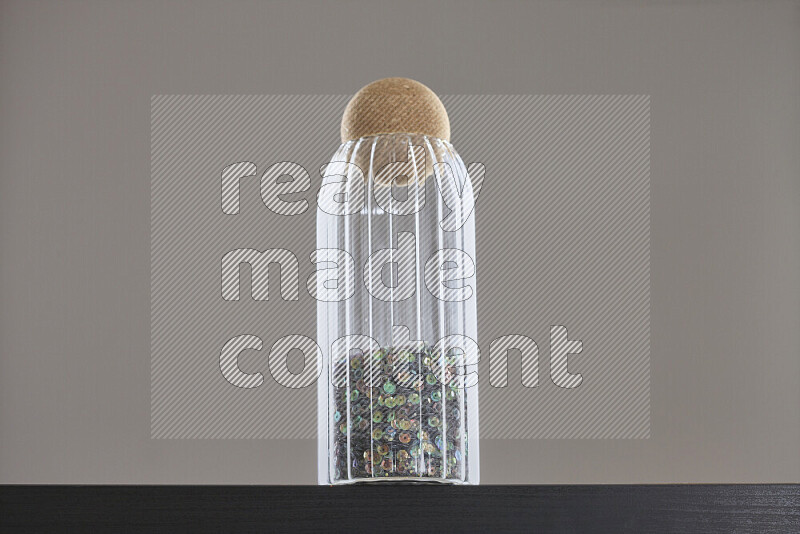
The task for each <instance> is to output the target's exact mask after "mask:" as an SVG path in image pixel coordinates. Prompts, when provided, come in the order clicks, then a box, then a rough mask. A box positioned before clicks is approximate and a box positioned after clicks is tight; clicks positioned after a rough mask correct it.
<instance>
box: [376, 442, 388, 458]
mask: <svg viewBox="0 0 800 534" xmlns="http://www.w3.org/2000/svg"><path fill="white" fill-rule="evenodd" d="M375 450H376V451H378V454H380V455H381V456H386V455H387V454H388V453H389V446H388V445H385V444H384V445H378V448H377V449H375Z"/></svg>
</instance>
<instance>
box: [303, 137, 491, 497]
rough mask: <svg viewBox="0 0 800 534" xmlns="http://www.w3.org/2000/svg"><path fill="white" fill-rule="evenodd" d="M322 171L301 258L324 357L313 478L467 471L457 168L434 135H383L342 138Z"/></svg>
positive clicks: (468, 362) (468, 217)
mask: <svg viewBox="0 0 800 534" xmlns="http://www.w3.org/2000/svg"><path fill="white" fill-rule="evenodd" d="M322 174H323V185H322V188H321V190H320V193H319V198H318V211H317V251H316V252H315V257H314V258H312V260H313V261H315V262H317V263H318V267H317V268H318V269H322V268H323V265H325V268H326V269H327V268H329V269H330V270H318V271H317V277H316V279H315V280H312V282H311V286H313V287H309V289H310V290H311V291H312V293H314V294H315V296H316V298H317V300H318V314H317V329H318V331H317V338H318V343H319V345H320V347H321V348H322V351H323V354H324V356H325V362H324V365H323V366H322V372H321V376H320V380H319V386H318V440H319V454H318V457H319V483H320V484H342V483H352V482H371V481H394V482H402V481H405V482H445V483H462V484H463V483H467V484H476V483H477V482H478V478H479V467H478V462H479V460H478V455H479V451H478V387H477V318H476V305H475V302H476V294H475V289H476V286H475V217H474V213H473V208H474V200H473V194H472V184H471V181H470V179H469V177H468V175H467V169H466V167H465V165H464V163H463V161H462V160H461V158H460V157H459V156H458V154H456V152H455V151H454V149H453V147H452V145H451V144H450V143H449V142H447V141H444V140H441V139H436V138H431V137H426V136H423V135H408V134H387V135H378V136H372V137H364V138H361V139H357V140H354V141H349V142H347V143H344V144H342V145H341V146H340V147H339V149H338V150H337V152H336V154H334V156H333V157H332V158H331V163H330V164H328V165H327V167H324V168H323V169H322ZM331 273H335V274H331ZM323 274H324V275H326V276H324V277H323ZM323 278H324V279H323Z"/></svg>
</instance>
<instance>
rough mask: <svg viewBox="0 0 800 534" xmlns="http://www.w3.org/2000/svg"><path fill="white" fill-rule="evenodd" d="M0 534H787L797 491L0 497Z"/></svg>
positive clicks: (136, 489) (689, 488)
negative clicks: (66, 533)
mask: <svg viewBox="0 0 800 534" xmlns="http://www.w3.org/2000/svg"><path fill="white" fill-rule="evenodd" d="M0 496H1V498H0V503H1V504H0V512H1V513H0V531H1V532H17V531H19V532H31V531H34V532H35V531H43V532H44V531H46V532H51V531H54V530H73V531H77V530H84V529H86V528H88V527H91V530H92V531H105V532H120V531H131V530H134V531H139V532H203V531H213V532H271V531H283V532H290V531H291V532H323V531H328V532H338V531H347V532H366V531H371V532H381V533H383V532H426V533H431V534H432V533H436V532H492V531H493V532H581V533H583V532H610V533H618V532H637V533H638V532H644V533H654V534H655V533H661V532H680V533H684V532H703V533H716V532H725V533H731V532H758V533H764V532H790V533H800V485H654V486H478V487H448V486H391V485H385V486H384V485H382V486H350V487H318V486H4V487H2V489H0Z"/></svg>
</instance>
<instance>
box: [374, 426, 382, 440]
mask: <svg viewBox="0 0 800 534" xmlns="http://www.w3.org/2000/svg"><path fill="white" fill-rule="evenodd" d="M382 437H383V430H381V429H380V428H376V429H375V430H373V431H372V439H381V438H382Z"/></svg>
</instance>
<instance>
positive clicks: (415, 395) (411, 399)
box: [408, 393, 419, 404]
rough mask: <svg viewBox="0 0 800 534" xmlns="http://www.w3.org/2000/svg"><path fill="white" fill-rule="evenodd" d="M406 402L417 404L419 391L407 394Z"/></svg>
mask: <svg viewBox="0 0 800 534" xmlns="http://www.w3.org/2000/svg"><path fill="white" fill-rule="evenodd" d="M408 402H410V403H411V404H419V393H412V394H411V395H409V396H408Z"/></svg>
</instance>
